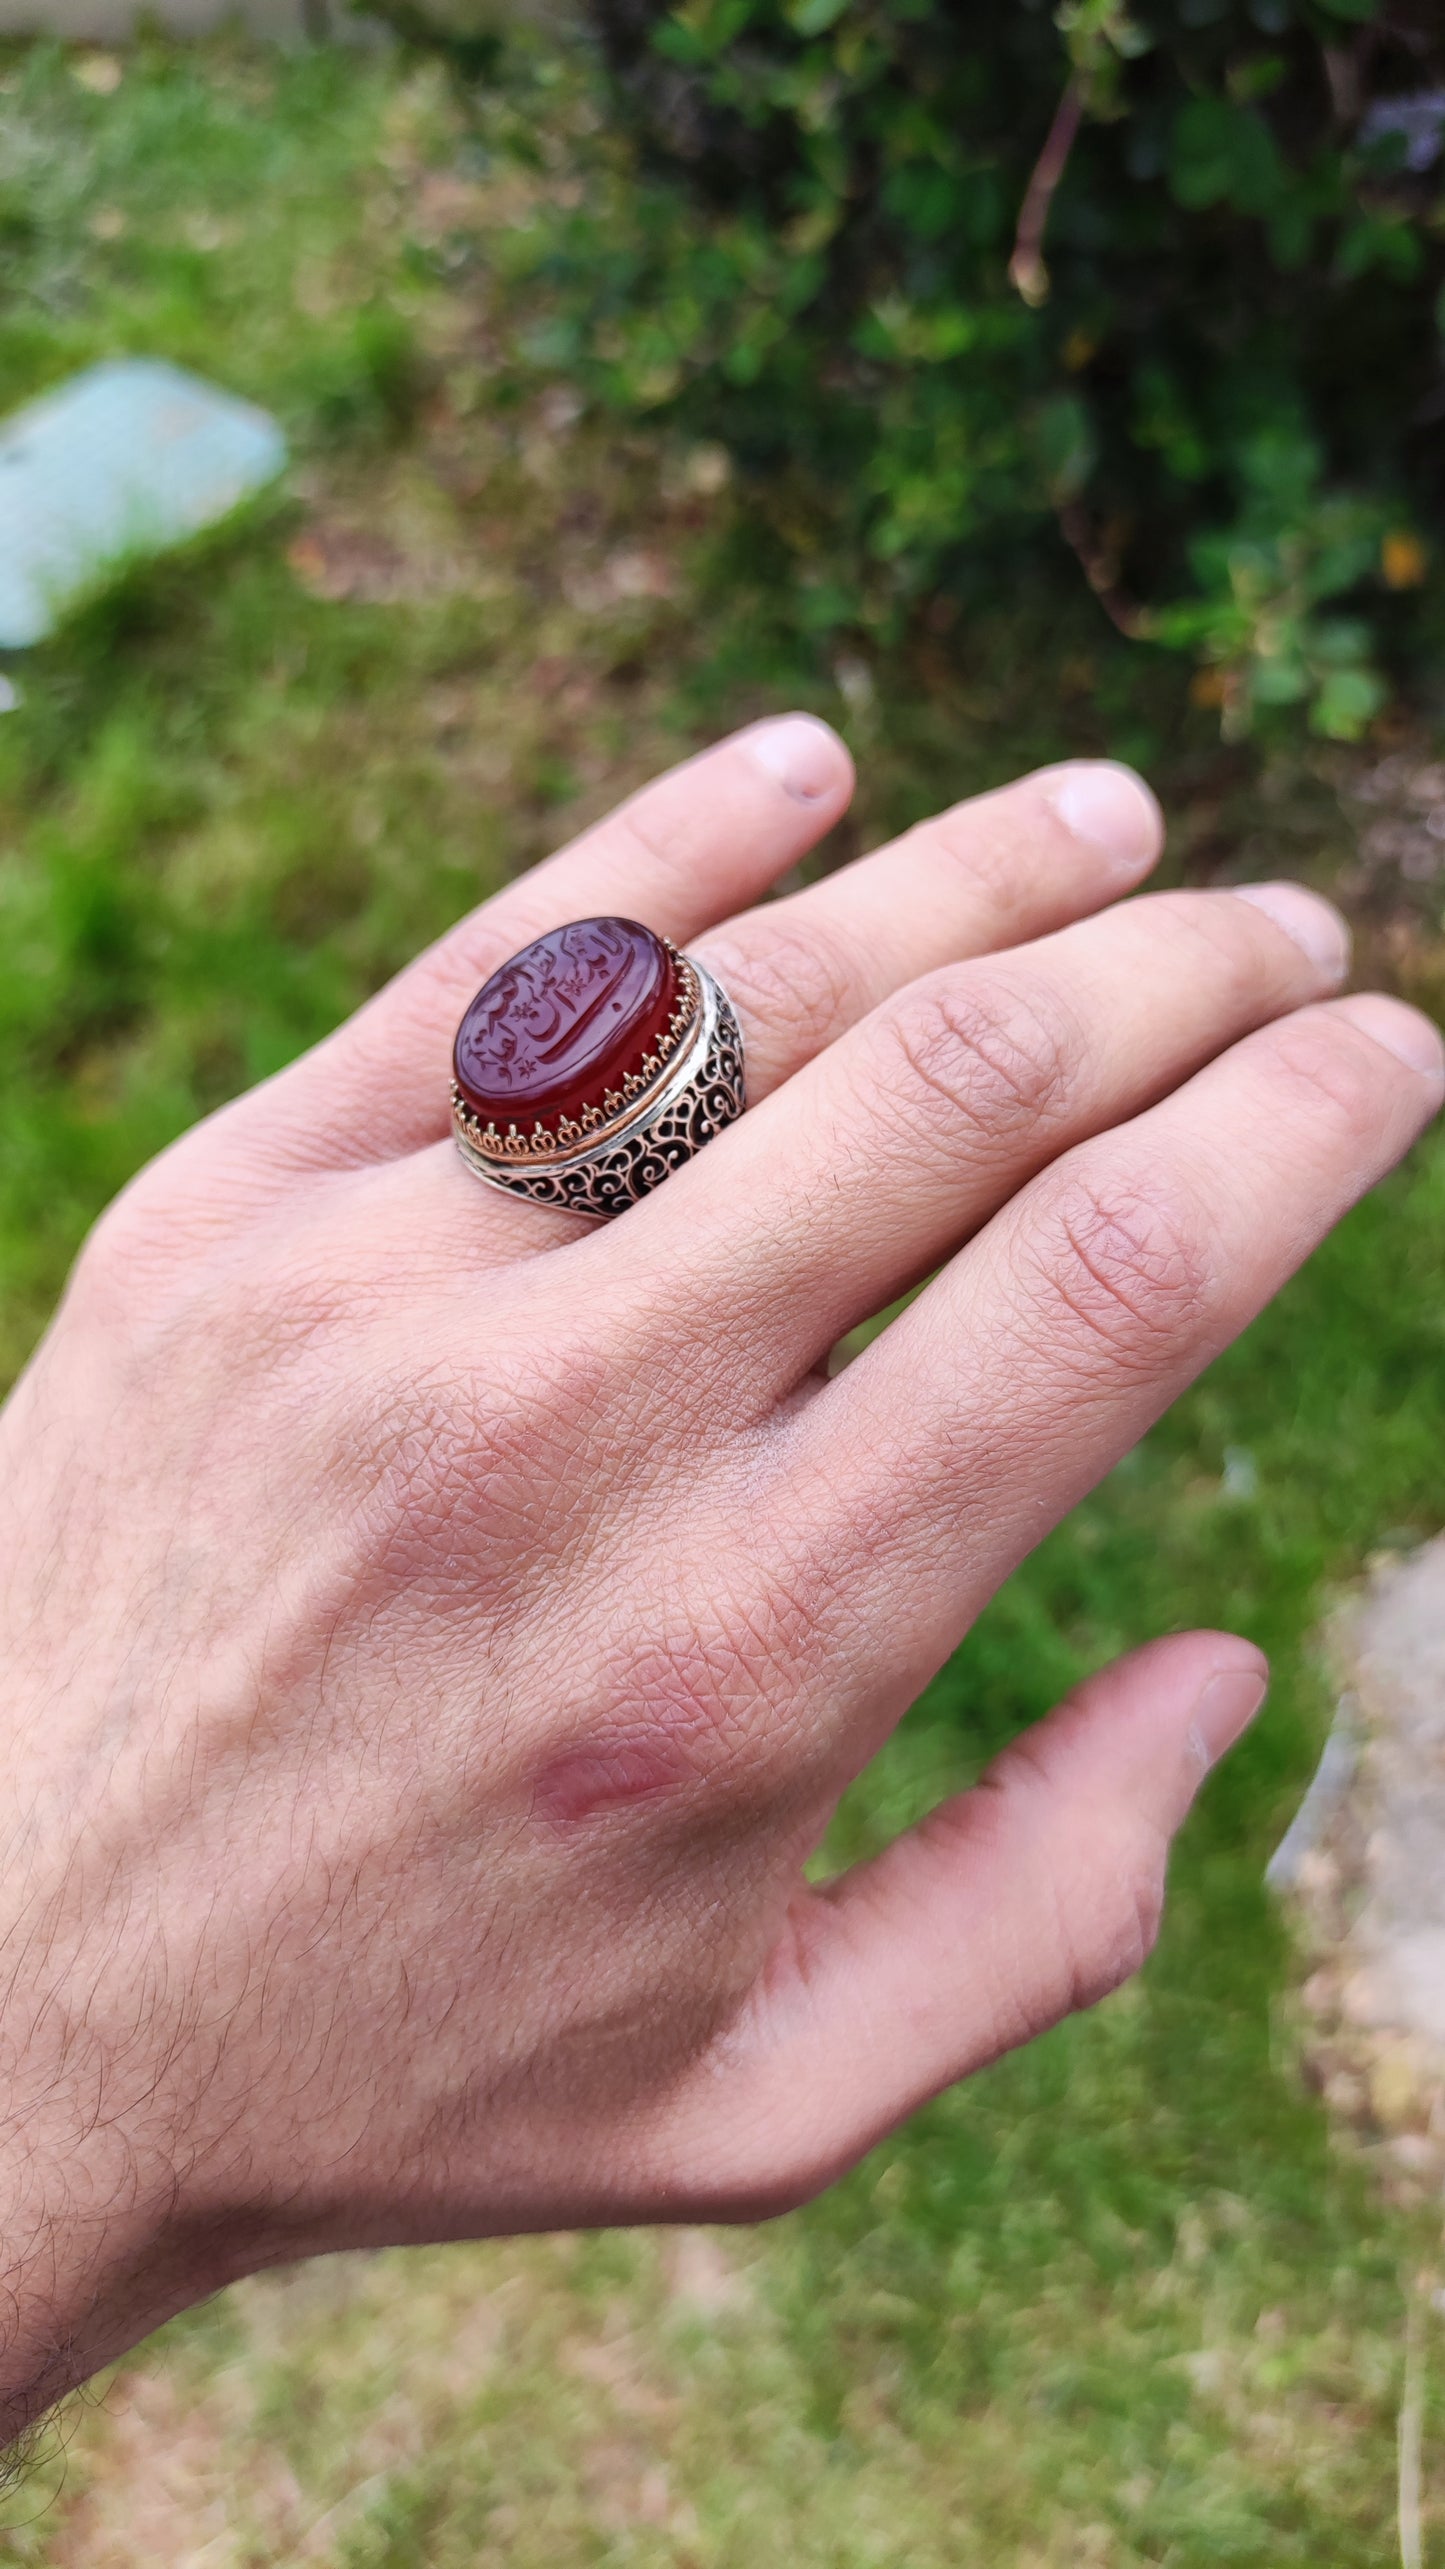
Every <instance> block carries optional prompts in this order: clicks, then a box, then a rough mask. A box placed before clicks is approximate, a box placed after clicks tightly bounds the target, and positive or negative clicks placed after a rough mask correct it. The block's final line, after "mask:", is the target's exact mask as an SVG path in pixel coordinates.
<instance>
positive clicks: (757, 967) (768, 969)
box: [703, 917, 860, 1062]
mask: <svg viewBox="0 0 1445 2569" xmlns="http://www.w3.org/2000/svg"><path fill="white" fill-rule="evenodd" d="M703 955H704V960H705V962H707V964H708V965H709V967H710V968H711V969H713V970H715V971H716V973H717V976H718V979H719V980H720V981H721V983H722V985H723V988H724V989H725V990H726V992H727V994H728V997H729V998H730V999H731V1000H732V1002H733V1005H734V1007H735V1008H737V1010H738V1011H739V1013H740V1015H741V1017H742V1019H743V1022H744V1025H745V1026H746V1027H748V1028H749V1030H751V1028H752V1027H754V1026H755V1027H756V1028H757V1029H758V1030H759V1032H760V1033H761V1034H762V1035H763V1036H764V1038H765V1039H766V1042H767V1044H768V1047H769V1049H770V1051H771V1052H773V1053H774V1054H775V1055H776V1056H777V1057H778V1058H779V1059H780V1060H781V1061H784V1062H791V1061H794V1060H797V1061H805V1060H809V1059H811V1057H812V1055H813V1054H814V1053H816V1052H820V1051H821V1050H822V1048H823V1046H824V1045H825V1044H828V1043H831V1042H832V1040H833V1038H834V1036H835V1035H837V1034H839V1033H841V1031H842V1029H843V1028H844V1027H845V1026H848V1025H851V1024H852V1022H853V1019H854V1018H855V1017H856V1015H857V1014H858V1009H859V1004H860V999H859V989H858V977H857V974H856V972H855V970H854V968H853V966H852V965H851V964H850V962H849V960H848V958H847V956H846V955H845V954H844V952H843V951H842V949H841V947H839V946H838V945H837V944H836V943H835V942H834V940H833V938H832V937H831V936H830V935H828V934H827V933H825V932H820V931H819V929H818V928H817V927H816V926H813V927H810V928H809V929H808V930H807V932H806V934H805V933H804V931H803V930H802V929H801V928H800V927H798V926H796V925H794V924H792V923H791V922H789V921H788V920H787V919H786V918H781V917H773V918H767V917H764V918H763V919H762V920H761V921H760V922H759V927H758V938H757V942H756V944H754V943H753V942H752V940H751V939H748V940H746V941H745V940H744V939H743V938H742V937H741V936H740V935H734V936H732V937H728V938H726V939H724V938H721V937H716V938H709V939H708V942H707V945H706V947H705V948H704V949H703Z"/></svg>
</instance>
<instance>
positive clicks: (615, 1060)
mask: <svg viewBox="0 0 1445 2569" xmlns="http://www.w3.org/2000/svg"><path fill="white" fill-rule="evenodd" d="M677 1001H678V979H677V966H676V964H675V963H674V961H673V957H672V955H671V953H670V952H669V950H668V948H667V947H666V946H665V945H664V943H663V941H662V939H661V937H658V936H654V934H653V932H652V930H651V928H644V927H642V926H640V925H639V923H638V921H637V920H635V919H576V920H574V921H573V922H572V924H571V925H570V927H565V928H552V929H549V931H548V933H547V934H546V936H543V937H538V938H536V939H535V940H534V942H533V943H532V944H531V945H529V946H524V947H523V948H522V951H521V953H520V954H514V955H513V956H512V957H511V959H510V961H508V962H507V963H504V964H503V965H502V967H501V969H500V971H498V972H494V973H493V975H492V977H491V980H490V981H487V982H484V983H483V985H482V987H481V989H480V990H479V991H478V992H477V995H476V997H475V999H474V1000H473V1001H472V1004H471V1006H470V1007H469V1008H468V1010H467V1012H466V1015H465V1016H464V1017H463V1019H462V1022H461V1024H460V1026H459V1027H458V1029H457V1040H456V1049H455V1053H454V1056H453V1066H454V1069H455V1072H456V1081H457V1086H458V1088H459V1089H460V1090H461V1093H462V1096H463V1097H464V1098H465V1100H466V1102H467V1104H468V1106H470V1107H471V1109H472V1111H473V1113H474V1114H476V1115H478V1116H480V1117H481V1119H482V1121H483V1123H492V1124H495V1125H497V1126H498V1128H499V1129H500V1130H501V1131H502V1132H505V1131H506V1129H507V1127H508V1125H509V1124H515V1125H517V1127H518V1128H519V1130H521V1131H523V1132H530V1131H531V1129H532V1128H533V1126H534V1125H537V1124H541V1125H542V1126H543V1128H544V1129H545V1130H546V1131H548V1132H556V1130H557V1129H558V1126H559V1124H560V1122H561V1120H562V1118H563V1117H564V1116H565V1117H567V1118H569V1119H570V1120H571V1121H572V1122H574V1123H575V1122H576V1121H577V1119H578V1117H579V1116H580V1115H581V1114H582V1113H583V1112H584V1110H585V1109H586V1108H587V1107H589V1106H597V1107H601V1106H602V1104H603V1102H604V1100H605V1098H606V1096H607V1094H608V1092H609V1090H617V1089H620V1088H621V1086H622V1084H623V1081H624V1080H625V1079H627V1078H628V1077H629V1076H630V1075H631V1074H632V1073H633V1072H634V1071H639V1070H640V1069H641V1068H642V1064H643V1062H644V1060H645V1059H646V1057H647V1056H648V1055H649V1054H652V1053H656V1052H658V1050H659V1048H660V1047H661V1045H662V1043H663V1039H664V1037H665V1036H666V1033H667V1029H668V1025H669V1022H670V1020H671V1018H672V1016H673V1013H674V1011H675V1009H676V1007H677Z"/></svg>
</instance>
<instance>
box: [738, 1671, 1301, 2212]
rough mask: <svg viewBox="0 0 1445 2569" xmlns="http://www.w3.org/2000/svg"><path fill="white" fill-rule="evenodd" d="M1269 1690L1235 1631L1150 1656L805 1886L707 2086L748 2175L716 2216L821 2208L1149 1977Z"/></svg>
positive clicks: (1104, 1677) (1080, 1696)
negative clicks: (1196, 1815) (1010, 2068)
mask: <svg viewBox="0 0 1445 2569" xmlns="http://www.w3.org/2000/svg"><path fill="white" fill-rule="evenodd" d="M1267 1679H1268V1668H1267V1664H1266V1662H1265V1660H1264V1659H1263V1657H1262V1656H1261V1654H1260V1653H1259V1652H1258V1651H1257V1650H1255V1649H1254V1648H1253V1647H1252V1646H1251V1645H1250V1644H1249V1643H1248V1642H1245V1641H1239V1640H1236V1639H1234V1638H1233V1637H1232V1636H1231V1635H1229V1634H1226V1633H1210V1632H1195V1633H1181V1634H1177V1635H1174V1636H1172V1637H1171V1638H1169V1639H1167V1640H1163V1641H1155V1642H1150V1643H1148V1644H1147V1645H1146V1646H1145V1648H1143V1649H1142V1650H1136V1651H1134V1652H1132V1653H1131V1654H1130V1656H1129V1657H1128V1658H1126V1659H1121V1660H1117V1661H1116V1662H1115V1664H1114V1665H1113V1666H1112V1667H1111V1668H1106V1669H1104V1670H1102V1671H1101V1672H1100V1674H1099V1675H1097V1676H1095V1677H1091V1678H1089V1679H1088V1681H1087V1682H1086V1683H1085V1684H1084V1685H1082V1686H1080V1687H1079V1688H1078V1690H1077V1691H1076V1692H1075V1693H1074V1694H1072V1695H1070V1696H1069V1697H1068V1698H1067V1700H1066V1701H1065V1702H1064V1703H1062V1704H1061V1705H1060V1706H1059V1707H1058V1709H1057V1710H1056V1711H1055V1712H1053V1713H1051V1714H1050V1716H1049V1718H1048V1719H1047V1721H1044V1722H1041V1723H1039V1724H1038V1725H1037V1726H1036V1727H1035V1728H1034V1729H1032V1730H1030V1731H1027V1732H1025V1733H1024V1735H1023V1736H1022V1737H1021V1738H1020V1739H1018V1740H1015V1741H1014V1742H1013V1743H1012V1745H1011V1746H1010V1747H1009V1748H1007V1749H1005V1750H1004V1752H1003V1754H1002V1756H1001V1757H999V1758H998V1759H997V1760H996V1761H995V1763H994V1764H993V1765H992V1766H991V1767H990V1768H989V1770H988V1772H987V1773H986V1774H985V1775H984V1777H983V1779H982V1781H981V1782H980V1783H979V1784H977V1785H976V1786H975V1787H974V1788H973V1790H972V1791H971V1792H967V1793H961V1794H959V1795H958V1796H957V1797H956V1798H955V1799H954V1800H952V1801H949V1802H944V1803H942V1804H941V1805H940V1806H939V1808H938V1809H937V1810H936V1811H933V1812H931V1813H930V1815H929V1817H928V1818H927V1819H926V1820H924V1821H923V1822H922V1824H921V1825H920V1826H919V1827H918V1828H916V1829H913V1830H911V1831H910V1832H909V1834H908V1835H907V1836H906V1837H902V1838H899V1839H898V1840H897V1841H896V1843H895V1844H894V1845H893V1846H891V1847H889V1848H888V1849H887V1850H886V1851H885V1853H884V1854H882V1855H881V1856H879V1857H877V1858H876V1859H875V1860H874V1861H873V1862H871V1863H868V1864H863V1865H859V1866H857V1867H856V1868H855V1869H854V1870H853V1871H852V1872H850V1873H846V1874H844V1875H842V1876H841V1877H840V1878H839V1880H837V1881H836V1882H834V1883H831V1884H829V1885H828V1886H827V1887H826V1888H824V1889H821V1890H816V1891H804V1892H801V1893H800V1894H799V1897H798V1899H797V1900H796V1901H795V1902H794V1904H793V1906H792V1908H791V1910H790V1912H789V1916H788V1922H787V1927H786V1929H785V1932H784V1935H783V1937H782V1939H781V1940H780V1943H779V1945H778V1947H777V1949H776V1950H775V1952H774V1953H773V1955H772V1957H771V1958H770V1961H769V1963H768V1965H767V1966H766V1968H765V1970H764V1973H763V1975H762V1978H761V1980H760V1982H759V1984H758V1987H757V1989H756V1991H755V1992H754V1995H753V1997H752V1999H751V2000H750V2002H749V2007H748V2010H747V2011H746V2013H745V2015H744V2017H743V2019H742V2021H741V2022H740V2023H739V2024H736V2025H735V2026H734V2027H733V2029H732V2031H731V2033H730V2035H729V2037H728V2041H727V2052H728V2059H727V2074H726V2077H725V2079H722V2080H719V2079H717V2078H716V2076H714V2078H713V2080H712V2081H711V2082H710V2088H711V2093H710V2098H709V2105H710V2109H711V2111H710V2121H711V2126H712V2131H711V2150H710V2152H709V2155H710V2157H711V2158H712V2159H713V2160H714V2162H718V2161H724V2162H726V2161H731V2162H732V2164H731V2166H730V2167H726V2166H724V2165H719V2167H718V2175H719V2180H720V2190H719V2199H718V2208H719V2209H720V2210H724V2211H728V2212H733V2213H756V2212H759V2211H771V2210H778V2209H782V2208H783V2207H784V2206H785V2205H787V2204H789V2203H794V2202H800V2201H805V2200H806V2199H807V2198H808V2197H809V2196H811V2195H812V2194H815V2193H817V2192H818V2191H819V2189H820V2188H821V2187H822V2186H824V2185H826V2184H827V2183H829V2182H830V2181H831V2179H832V2178H833V2177H835V2176H838V2175H841V2174H842V2172H843V2170H844V2169H845V2168H847V2167H849V2166H851V2165H852V2164H853V2162H854V2161H855V2160H856V2159H858V2158H860V2157H861V2156H862V2155H863V2153H864V2152H865V2151H866V2150H867V2149H869V2148H870V2147H871V2146H872V2144H873V2143H874V2142H875V2141H877V2140H878V2139H880V2138H881V2137H882V2135H883V2134H884V2133H885V2132H887V2131H889V2130H890V2129H891V2128H892V2127H893V2125H894V2124H896V2123H898V2122H900V2121H901V2120H902V2118H903V2117H904V2116H905V2115H906V2114H908V2113H909V2112H911V2111H912V2109H913V2108H914V2107H915V2106H918V2105H921V2104H922V2103H923V2102H924V2101H925V2100H926V2099H927V2098H928V2097H930V2096H933V2095H935V2094H936V2093H937V2092H938V2090H939V2089H940V2088H943V2087H947V2086H949V2085H951V2084H952V2082H953V2081H954V2080H955V2079H959V2078H963V2077H966V2076H967V2075H968V2074H969V2072H970V2071H972V2070H976V2069H979V2068H982V2066H983V2065H984V2064H985V2062H987V2061H991V2060H993V2059H995V2058H996V2057H997V2056H998V2055H999V2053H1001V2052H1005V2051H1009V2050H1011V2049H1013V2048H1014V2046H1015V2045H1017V2044H1019V2043H1024V2042H1027V2041H1028V2040H1029V2039H1030V2038H1031V2037H1032V2036H1033V2035H1035V2034H1039V2033H1042V2032H1043V2030H1044V2029H1045V2027H1046V2026H1049V2025H1052V2024H1054V2023H1056V2022H1057V2020H1058V2019H1059V2018H1060V2017H1061V2016H1065V2015H1068V2014H1069V2013H1070V2012H1071V2010H1073V2009H1075V2008H1080V2007H1089V2006H1092V2005H1093V2004H1094V2002H1095V2001H1096V2000H1097V1999H1099V1998H1102V1997H1103V1996H1105V1995H1106V1993H1107V1992H1108V1991H1109V1990H1111V1989H1114V1988H1116V1987H1117V1986H1118V1984H1119V1982H1120V1981H1122V1980H1125V1979H1127V1978H1128V1977H1129V1975H1130V1973H1131V1972H1134V1971H1136V1970H1137V1969H1138V1967H1139V1965H1140V1964H1141V1963H1142V1962H1143V1961H1144V1959H1145V1957H1146V1955H1147V1954H1148V1952H1149V1950H1150V1947H1151V1946H1152V1944H1153V1941H1154V1936H1155V1932H1156V1930H1157V1927H1158V1923H1159V1915H1160V1910H1161V1907H1162V1904H1163V1896H1164V1876H1165V1867H1166V1863H1167V1859H1168V1853H1169V1843H1170V1840H1171V1838H1172V1837H1173V1835H1174V1832H1175V1830H1176V1829H1177V1828H1178V1827H1179V1825H1180V1823H1181V1821H1182V1820H1183V1819H1184V1816H1185V1814H1186V1812H1187V1811H1188V1809H1189V1806H1190V1804H1191V1802H1192V1801H1193V1799H1194V1796H1195V1793H1196V1792H1197V1790H1198V1788H1199V1785H1200V1783H1201V1781H1202V1780H1203V1777H1204V1776H1205V1774H1206V1773H1207V1772H1208V1769H1209V1768H1210V1766H1211V1765H1213V1763H1214V1761H1215V1760H1216V1758H1219V1757H1221V1756H1223V1754H1224V1752H1225V1750H1226V1749H1227V1748H1229V1747H1230V1746H1231V1744H1232V1743H1233V1741H1234V1740H1235V1739H1237V1738H1238V1736H1239V1733H1240V1732H1241V1731H1242V1730H1243V1729H1244V1727H1245V1725H1246V1724H1247V1723H1248V1722H1249V1721H1250V1720H1251V1719H1252V1718H1253V1716H1254V1714H1255V1713H1256V1712H1257V1711H1258V1709H1259V1706H1260V1704H1261V1703H1262V1701H1263V1699H1264V1691H1265V1686H1266V1683H1267ZM717 2066H718V2064H717V2063H716V2061H714V2064H713V2067H714V2071H716V2069H717ZM722 2098H726V2099H727V2100H728V2107H729V2110H728V2111H727V2112H726V2114H725V2115H723V2116H721V2117H720V2116H719V2111H718V2109H719V2104H720V2102H721V2100H722ZM722 2127H725V2129H724V2128H722Z"/></svg>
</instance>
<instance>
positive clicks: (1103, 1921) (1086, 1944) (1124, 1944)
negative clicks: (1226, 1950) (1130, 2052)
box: [1064, 1827, 1167, 2013]
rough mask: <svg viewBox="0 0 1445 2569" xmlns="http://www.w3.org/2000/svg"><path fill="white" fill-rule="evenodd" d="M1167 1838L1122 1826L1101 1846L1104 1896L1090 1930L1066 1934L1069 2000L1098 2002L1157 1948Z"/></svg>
mask: <svg viewBox="0 0 1445 2569" xmlns="http://www.w3.org/2000/svg"><path fill="white" fill-rule="evenodd" d="M1166 1854H1167V1847H1166V1844H1165V1842H1164V1841H1163V1840H1162V1839H1160V1838H1157V1837H1156V1836H1155V1835H1154V1834H1153V1833H1152V1832H1148V1831H1146V1830H1144V1829H1143V1828H1142V1827H1132V1828H1126V1829H1120V1830H1119V1831H1117V1832H1116V1836H1115V1841H1114V1843H1113V1844H1112V1845H1110V1844H1109V1842H1108V1840H1107V1838H1106V1839H1105V1842H1104V1845H1103V1847H1102V1848H1101V1849H1100V1851H1099V1864H1100V1876H1101V1883H1102V1893H1103V1896H1102V1899H1101V1901H1100V1903H1099V1906H1098V1908H1097V1911H1096V1912H1095V1914H1094V1915H1093V1916H1092V1917H1091V1918H1090V1920H1089V1924H1088V1927H1087V1930H1086V1931H1085V1932H1084V1933H1082V1934H1077V1935H1075V1936H1073V1937H1072V1938H1068V1937H1066V1938H1065V1943H1064V1960H1065V1965H1066V1983H1065V1987H1066V1997H1065V2005H1066V2008H1067V2011H1068V2012H1069V2013H1077V2012H1078V2011H1079V2010H1080V2009H1081V2008H1086V2007H1094V2006H1097V2004H1098V2002H1099V2000H1100V1999H1101V1998H1107V1997H1108V1995H1109V1992H1110V1991H1111V1990H1113V1989H1118V1988H1120V1987H1122V1985H1123V1983H1124V1982H1125V1981H1126V1980H1132V1979H1133V1977H1134V1974H1135V1972H1137V1971H1141V1970H1142V1969H1143V1967H1144V1964H1145V1963H1146V1962H1147V1961H1148V1959H1149V1956H1150V1954H1151V1953H1152V1952H1153V1950H1154V1946H1155V1942H1156V1940H1157V1938H1158V1934H1159V1921H1160V1919H1161V1917H1162V1916H1163V1913H1164V1880H1165V1859H1166Z"/></svg>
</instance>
